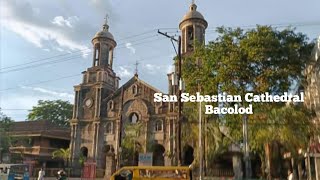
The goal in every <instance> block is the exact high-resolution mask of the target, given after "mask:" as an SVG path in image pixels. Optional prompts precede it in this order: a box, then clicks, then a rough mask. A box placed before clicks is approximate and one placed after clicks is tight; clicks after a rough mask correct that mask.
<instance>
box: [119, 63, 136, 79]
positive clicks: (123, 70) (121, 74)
mask: <svg viewBox="0 0 320 180" xmlns="http://www.w3.org/2000/svg"><path fill="white" fill-rule="evenodd" d="M117 74H118V76H119V77H121V78H128V77H131V76H132V74H133V73H131V72H130V71H129V69H128V68H125V67H124V66H119V70H118V71H117Z"/></svg>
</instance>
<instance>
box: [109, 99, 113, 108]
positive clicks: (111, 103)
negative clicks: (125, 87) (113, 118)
mask: <svg viewBox="0 0 320 180" xmlns="http://www.w3.org/2000/svg"><path fill="white" fill-rule="evenodd" d="M113 107H114V103H113V101H112V100H111V101H109V103H108V109H109V110H113Z"/></svg>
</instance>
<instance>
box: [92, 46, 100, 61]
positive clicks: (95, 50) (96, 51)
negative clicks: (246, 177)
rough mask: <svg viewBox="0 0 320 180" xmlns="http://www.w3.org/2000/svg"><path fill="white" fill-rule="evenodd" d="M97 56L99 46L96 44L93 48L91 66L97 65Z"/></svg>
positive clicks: (98, 54)
mask: <svg viewBox="0 0 320 180" xmlns="http://www.w3.org/2000/svg"><path fill="white" fill-rule="evenodd" d="M99 56H100V44H96V45H95V46H94V57H93V58H94V59H93V66H98V65H99Z"/></svg>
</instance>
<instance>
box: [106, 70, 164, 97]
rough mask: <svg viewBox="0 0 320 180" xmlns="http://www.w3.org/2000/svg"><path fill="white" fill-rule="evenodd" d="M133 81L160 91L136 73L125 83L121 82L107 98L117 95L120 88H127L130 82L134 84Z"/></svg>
mask: <svg viewBox="0 0 320 180" xmlns="http://www.w3.org/2000/svg"><path fill="white" fill-rule="evenodd" d="M135 82H139V83H141V84H143V85H145V86H147V87H149V88H150V89H152V90H154V91H155V92H161V91H160V90H159V89H157V88H155V87H153V86H151V85H150V84H148V83H147V82H145V81H143V80H141V79H139V77H138V75H134V76H133V77H132V78H131V79H130V80H128V81H127V82H126V83H125V84H123V85H122V86H121V87H120V88H119V89H117V90H116V91H115V92H114V93H113V94H112V95H111V96H109V97H108V98H107V99H109V98H112V97H114V96H117V95H119V94H120V93H121V91H122V89H127V88H129V87H130V86H131V85H132V84H134V83H135Z"/></svg>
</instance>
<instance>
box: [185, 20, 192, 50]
mask: <svg viewBox="0 0 320 180" xmlns="http://www.w3.org/2000/svg"><path fill="white" fill-rule="evenodd" d="M186 41H187V50H188V51H190V50H193V41H194V29H193V26H188V27H187V40H186Z"/></svg>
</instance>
